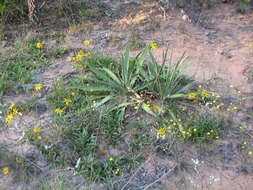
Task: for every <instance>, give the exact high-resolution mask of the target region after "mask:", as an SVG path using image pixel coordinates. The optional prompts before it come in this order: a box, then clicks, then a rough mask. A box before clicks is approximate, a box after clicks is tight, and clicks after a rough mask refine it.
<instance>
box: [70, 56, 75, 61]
mask: <svg viewBox="0 0 253 190" xmlns="http://www.w3.org/2000/svg"><path fill="white" fill-rule="evenodd" d="M68 60H69V61H75V60H76V58H75V57H68Z"/></svg>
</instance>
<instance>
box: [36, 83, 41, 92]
mask: <svg viewBox="0 0 253 190" xmlns="http://www.w3.org/2000/svg"><path fill="white" fill-rule="evenodd" d="M41 89H42V85H41V84H35V85H34V90H35V91H36V92H39V91H41Z"/></svg>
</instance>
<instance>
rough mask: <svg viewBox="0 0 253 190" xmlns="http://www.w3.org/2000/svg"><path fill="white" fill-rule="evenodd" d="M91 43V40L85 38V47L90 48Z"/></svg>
mask: <svg viewBox="0 0 253 190" xmlns="http://www.w3.org/2000/svg"><path fill="white" fill-rule="evenodd" d="M89 44H90V41H89V40H84V41H83V45H84V47H85V48H88V46H89Z"/></svg>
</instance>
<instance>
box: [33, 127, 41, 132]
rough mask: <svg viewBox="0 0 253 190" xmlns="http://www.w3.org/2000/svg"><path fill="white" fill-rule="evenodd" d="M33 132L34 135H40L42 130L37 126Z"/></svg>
mask: <svg viewBox="0 0 253 190" xmlns="http://www.w3.org/2000/svg"><path fill="white" fill-rule="evenodd" d="M33 132H34V133H39V132H41V128H40V127H38V126H35V127H34V128H33Z"/></svg>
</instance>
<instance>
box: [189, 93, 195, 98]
mask: <svg viewBox="0 0 253 190" xmlns="http://www.w3.org/2000/svg"><path fill="white" fill-rule="evenodd" d="M188 98H189V99H194V98H196V94H195V93H194V92H192V93H190V94H188Z"/></svg>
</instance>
